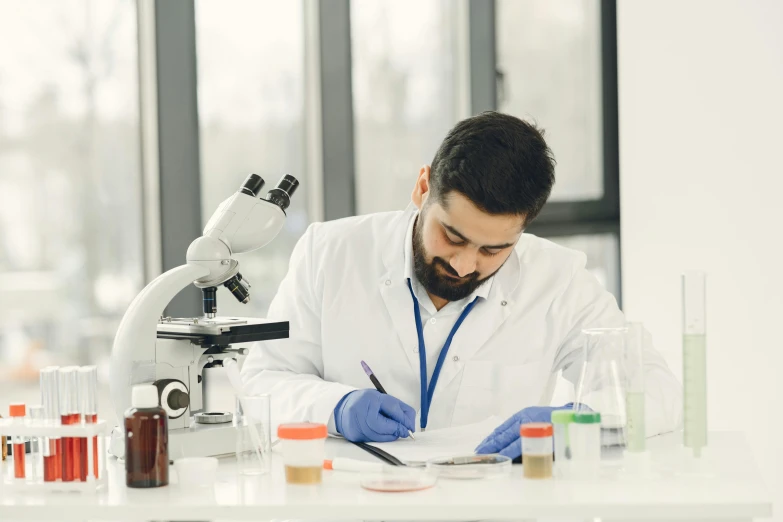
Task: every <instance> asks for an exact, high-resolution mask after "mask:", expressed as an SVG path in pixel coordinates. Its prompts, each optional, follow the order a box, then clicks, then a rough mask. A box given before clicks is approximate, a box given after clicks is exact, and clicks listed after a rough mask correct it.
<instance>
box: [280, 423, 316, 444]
mask: <svg viewBox="0 0 783 522" xmlns="http://www.w3.org/2000/svg"><path fill="white" fill-rule="evenodd" d="M326 435H327V431H326V424H314V423H311V422H298V423H293V424H281V425H280V426H278V427H277V436H278V437H280V438H281V439H289V440H313V439H325V438H326Z"/></svg>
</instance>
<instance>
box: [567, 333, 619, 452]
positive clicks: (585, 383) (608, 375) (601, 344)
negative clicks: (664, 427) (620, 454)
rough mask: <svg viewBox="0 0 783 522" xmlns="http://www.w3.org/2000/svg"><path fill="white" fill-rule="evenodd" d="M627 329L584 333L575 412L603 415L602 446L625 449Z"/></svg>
mask: <svg viewBox="0 0 783 522" xmlns="http://www.w3.org/2000/svg"><path fill="white" fill-rule="evenodd" d="M627 334H628V329H627V328H625V327H621V328H592V329H588V330H582V336H583V338H584V355H583V359H582V361H583V363H582V370H581V375H580V378H579V384H578V385H577V390H576V401H575V402H574V411H576V412H580V411H594V412H598V413H600V414H601V446H602V447H603V448H612V447H615V448H621V449H624V448H625V447H626V442H627V437H626V422H627V419H628V417H627V412H626V403H625V401H626V390H627V383H628V377H627V369H626V364H627V361H626V337H627Z"/></svg>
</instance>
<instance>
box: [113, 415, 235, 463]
mask: <svg viewBox="0 0 783 522" xmlns="http://www.w3.org/2000/svg"><path fill="white" fill-rule="evenodd" d="M236 437H237V436H236V430H235V429H234V426H233V424H232V423H230V422H227V423H225V424H196V423H193V424H191V427H190V428H181V429H176V430H169V459H170V460H176V459H181V458H183V457H220V456H225V455H233V454H234V452H235V451H236V440H237V439H236ZM109 454H110V455H112V456H114V457H117V458H120V459H121V458H125V436H124V433H123V431H122V429H121V428H120V427H119V426H117V427H115V428H114V429H113V430H112V432H111V440H110V442H109Z"/></svg>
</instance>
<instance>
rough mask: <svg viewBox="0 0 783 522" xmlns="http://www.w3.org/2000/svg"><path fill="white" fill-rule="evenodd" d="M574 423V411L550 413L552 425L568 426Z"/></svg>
mask: <svg viewBox="0 0 783 522" xmlns="http://www.w3.org/2000/svg"><path fill="white" fill-rule="evenodd" d="M572 422H574V410H555V411H553V412H552V424H570V423H572Z"/></svg>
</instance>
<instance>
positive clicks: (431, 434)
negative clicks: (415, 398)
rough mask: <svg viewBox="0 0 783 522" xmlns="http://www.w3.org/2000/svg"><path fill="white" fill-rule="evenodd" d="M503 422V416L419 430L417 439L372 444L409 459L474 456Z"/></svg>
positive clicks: (406, 459)
mask: <svg viewBox="0 0 783 522" xmlns="http://www.w3.org/2000/svg"><path fill="white" fill-rule="evenodd" d="M502 422H503V419H501V418H499V417H489V418H487V419H485V420H483V421H481V422H477V423H475V424H466V425H463V426H456V427H453V428H441V429H433V430H426V431H423V432H416V435H415V436H416V440H412V439H410V438H405V439H399V440H396V441H394V442H371V443H369V445H371V446H374V447H376V448H378V449H381V450H383V451H385V452H386V453H389V454H390V455H393V456H395V457H397V458H398V459H400V460H403V461H407V462H411V461H426V460H429V459H434V458H439V457H454V456H457V455H470V454H472V453H473V452H474V450H475V449H476V446H478V445H479V444H480V443H481V441H483V440H484V438H486V437H487V436H488V435H489V434H490V433H492V431H493V430H494V429H495V428H497V427H498V426H500V424H501V423H502Z"/></svg>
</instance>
